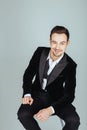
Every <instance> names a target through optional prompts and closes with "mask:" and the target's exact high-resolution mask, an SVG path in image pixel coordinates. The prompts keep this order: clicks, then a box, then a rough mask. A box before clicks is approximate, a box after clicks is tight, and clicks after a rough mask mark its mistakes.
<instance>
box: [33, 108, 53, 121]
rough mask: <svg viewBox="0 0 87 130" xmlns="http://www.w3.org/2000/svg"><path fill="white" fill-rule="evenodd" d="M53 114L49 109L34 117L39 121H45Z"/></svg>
mask: <svg viewBox="0 0 87 130" xmlns="http://www.w3.org/2000/svg"><path fill="white" fill-rule="evenodd" d="M52 114H53V111H52V109H51V107H48V108H45V109H42V110H40V111H39V112H38V113H37V114H35V117H36V118H37V119H39V120H41V121H45V120H47V119H48V118H49V116H51V115H52Z"/></svg>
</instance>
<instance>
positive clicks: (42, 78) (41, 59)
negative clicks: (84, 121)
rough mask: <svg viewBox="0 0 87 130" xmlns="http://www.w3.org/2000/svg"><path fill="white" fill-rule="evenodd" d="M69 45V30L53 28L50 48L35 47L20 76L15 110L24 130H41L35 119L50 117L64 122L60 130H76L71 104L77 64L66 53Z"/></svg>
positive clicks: (74, 110) (73, 95) (76, 118)
mask: <svg viewBox="0 0 87 130" xmlns="http://www.w3.org/2000/svg"><path fill="white" fill-rule="evenodd" d="M68 45H69V31H68V29H66V28H65V27H63V26H55V27H54V28H53V29H52V30H51V33H50V48H47V47H38V48H37V50H36V51H35V53H34V55H33V56H32V58H31V60H30V63H29V65H28V67H27V69H26V71H25V73H24V76H23V98H22V105H21V107H20V108H19V111H18V119H19V120H20V122H21V123H22V124H23V126H24V127H25V129H26V130H41V128H40V127H39V125H38V123H37V121H36V120H35V118H37V119H38V120H41V121H45V120H47V119H48V118H49V116H51V115H57V116H58V117H60V118H61V119H63V120H64V122H65V126H64V128H63V130H78V127H79V124H80V119H79V116H78V114H77V112H76V109H75V107H74V106H73V105H72V102H73V100H74V98H75V87H76V66H77V65H76V63H75V62H74V61H73V60H72V59H71V58H70V57H69V56H68V55H67V54H66V53H65V51H66V48H67V46H68ZM34 117H35V118H34Z"/></svg>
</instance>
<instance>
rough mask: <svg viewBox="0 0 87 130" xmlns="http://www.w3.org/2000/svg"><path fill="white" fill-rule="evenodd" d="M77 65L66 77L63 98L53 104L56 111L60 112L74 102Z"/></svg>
mask: <svg viewBox="0 0 87 130" xmlns="http://www.w3.org/2000/svg"><path fill="white" fill-rule="evenodd" d="M76 66H77V65H76V64H74V65H73V66H70V67H69V69H68V72H67V74H66V76H65V81H64V82H63V84H64V86H63V87H64V91H63V96H62V97H61V98H60V99H58V100H57V101H56V102H54V103H53V104H52V106H53V108H54V110H55V111H56V110H60V109H61V108H63V107H64V106H65V105H68V104H70V103H72V102H73V100H74V98H75V87H76Z"/></svg>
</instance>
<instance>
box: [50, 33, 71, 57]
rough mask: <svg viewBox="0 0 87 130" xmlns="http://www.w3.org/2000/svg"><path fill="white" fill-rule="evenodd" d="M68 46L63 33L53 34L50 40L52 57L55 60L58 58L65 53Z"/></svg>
mask: <svg viewBox="0 0 87 130" xmlns="http://www.w3.org/2000/svg"><path fill="white" fill-rule="evenodd" d="M68 44H69V41H67V36H66V35H65V34H64V33H62V34H57V33H53V34H52V36H51V39H50V47H51V54H52V56H54V57H55V58H56V59H57V58H59V57H60V56H61V55H62V54H64V52H65V51H66V48H67V46H68Z"/></svg>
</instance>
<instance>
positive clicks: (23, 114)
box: [17, 105, 32, 120]
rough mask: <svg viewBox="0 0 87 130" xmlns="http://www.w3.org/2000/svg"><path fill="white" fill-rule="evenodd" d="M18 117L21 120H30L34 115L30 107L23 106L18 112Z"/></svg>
mask: <svg viewBox="0 0 87 130" xmlns="http://www.w3.org/2000/svg"><path fill="white" fill-rule="evenodd" d="M17 116H18V119H19V120H23V119H26V118H30V117H31V116H32V113H31V112H30V109H29V106H28V105H21V107H20V108H19V110H18V112H17Z"/></svg>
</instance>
